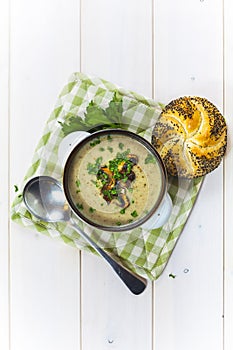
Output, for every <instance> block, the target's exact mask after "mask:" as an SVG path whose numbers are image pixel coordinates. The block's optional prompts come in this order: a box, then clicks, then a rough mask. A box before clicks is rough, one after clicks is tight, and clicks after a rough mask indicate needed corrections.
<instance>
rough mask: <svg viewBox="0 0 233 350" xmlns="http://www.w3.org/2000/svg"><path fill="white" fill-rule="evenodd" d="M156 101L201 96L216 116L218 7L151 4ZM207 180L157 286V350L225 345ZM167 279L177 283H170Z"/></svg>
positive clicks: (217, 220)
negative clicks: (153, 16)
mask: <svg viewBox="0 0 233 350" xmlns="http://www.w3.org/2000/svg"><path fill="white" fill-rule="evenodd" d="M154 13H155V20H154V23H155V69H154V71H155V96H156V99H159V100H160V101H162V102H165V103H167V102H169V101H170V100H171V99H174V98H177V97H179V96H184V95H198V96H204V97H206V98H208V99H209V100H211V101H212V102H213V103H214V104H215V105H216V106H217V107H218V108H219V109H220V110H221V111H222V107H223V105H222V96H223V62H222V58H223V51H222V45H223V43H222V37H223V32H222V25H223V21H222V1H220V0H214V1H212V2H211V3H209V2H208V1H191V2H189V4H188V6H187V2H185V1H184V0H179V1H176V2H174V1H171V0H165V1H157V2H155V12H154ZM222 172H223V171H222V167H220V168H219V169H218V170H215V171H214V172H213V173H212V174H209V175H208V176H207V177H206V180H205V183H204V185H203V188H202V190H201V193H200V195H199V198H198V201H197V203H196V206H195V208H194V210H193V212H192V214H191V217H190V219H189V221H188V223H187V225H186V227H185V229H184V231H183V234H182V236H181V238H180V240H179V241H178V244H177V246H176V248H175V250H174V252H173V255H172V257H171V259H170V261H169V263H168V265H167V268H166V270H165V271H164V274H163V275H162V276H161V278H160V279H159V280H158V281H157V282H156V283H155V295H154V298H155V309H154V312H155V329H154V333H155V338H154V345H155V349H159V350H165V349H169V350H178V349H179V350H180V349H182V350H183V349H189V350H194V349H197V348H198V349H199V350H204V349H212V350H219V349H222V348H223V347H222V346H223V318H222V313H223V195H222V193H223V176H222ZM169 274H173V275H175V276H176V277H175V278H172V277H169Z"/></svg>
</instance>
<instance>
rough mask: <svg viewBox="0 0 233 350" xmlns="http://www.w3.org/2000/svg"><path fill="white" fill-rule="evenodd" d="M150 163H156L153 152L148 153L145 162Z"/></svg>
mask: <svg viewBox="0 0 233 350" xmlns="http://www.w3.org/2000/svg"><path fill="white" fill-rule="evenodd" d="M149 163H153V164H156V160H155V157H154V156H153V155H152V154H151V153H148V155H147V157H146V159H145V164H149Z"/></svg>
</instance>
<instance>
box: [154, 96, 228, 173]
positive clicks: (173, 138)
mask: <svg viewBox="0 0 233 350" xmlns="http://www.w3.org/2000/svg"><path fill="white" fill-rule="evenodd" d="M152 144H153V146H154V147H155V148H156V150H157V151H158V152H159V154H160V155H161V157H162V159H163V161H164V163H165V166H166V168H167V171H168V173H170V174H171V175H174V176H176V175H179V176H180V177H186V178H195V177H199V176H204V175H206V174H207V173H209V172H211V171H212V170H214V169H215V168H217V167H218V165H219V164H220V162H221V159H222V157H223V155H224V153H225V151H226V144H227V127H226V122H225V119H224V117H223V116H222V115H221V113H220V112H219V111H218V109H217V108H216V107H215V106H214V105H213V104H212V103H211V102H209V101H208V100H207V99H205V98H202V97H196V96H195V97H180V98H178V99H176V100H173V101H171V102H170V103H169V104H168V105H167V106H166V107H165V108H164V109H163V111H162V113H161V114H160V117H159V120H158V122H157V123H156V125H155V127H154V130H153V135H152Z"/></svg>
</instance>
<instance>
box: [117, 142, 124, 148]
mask: <svg viewBox="0 0 233 350" xmlns="http://www.w3.org/2000/svg"><path fill="white" fill-rule="evenodd" d="M118 147H119V148H120V149H121V150H123V148H124V144H123V143H122V142H120V143H119V145H118Z"/></svg>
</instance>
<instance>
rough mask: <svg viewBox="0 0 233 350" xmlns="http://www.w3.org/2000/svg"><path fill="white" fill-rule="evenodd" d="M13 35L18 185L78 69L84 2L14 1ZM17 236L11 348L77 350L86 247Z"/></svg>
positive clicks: (25, 233)
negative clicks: (82, 249)
mask: <svg viewBox="0 0 233 350" xmlns="http://www.w3.org/2000/svg"><path fill="white" fill-rule="evenodd" d="M68 9H69V10H68ZM10 35H11V59H10V63H11V67H10V69H11V80H10V87H11V88H10V101H11V130H10V131H11V191H12V189H13V185H14V184H17V185H18V186H19V188H20V183H19V181H21V179H22V178H23V176H24V174H25V172H26V170H27V168H28V166H29V164H30V162H31V158H32V155H33V152H34V149H35V146H36V144H37V142H38V140H39V138H40V136H41V135H42V132H43V128H44V125H45V122H46V120H47V119H48V117H49V115H50V113H51V112H52V110H53V108H54V104H55V102H56V99H57V96H58V94H59V93H60V90H61V88H62V87H63V86H64V85H65V84H66V82H67V79H68V77H69V75H70V74H71V73H72V72H73V71H75V70H79V56H80V55H79V40H78V39H79V3H78V1H76V0H75V1H74V0H70V1H67V0H65V1H62V0H60V1H58V2H54V1H51V2H47V1H45V0H42V1H40V2H35V1H28V0H23V1H21V2H20V3H19V2H18V1H14V0H12V1H11V33H10ZM21 190H22V189H21V188H20V191H21ZM12 192H13V191H12ZM14 195H15V194H14V193H12V197H13V196H14ZM10 237H11V246H10V254H11V261H10V264H11V275H10V279H11V292H10V294H11V314H10V318H11V330H10V331H11V350H29V349H32V348H33V349H35V350H37V349H38V350H39V349H44V350H51V349H57V350H58V349H59V350H63V349H65V348H67V349H71V350H73V349H77V348H78V347H79V346H80V332H79V328H80V318H79V316H80V305H79V291H80V271H79V259H80V257H79V252H78V251H77V250H75V249H72V248H70V247H68V246H65V245H64V244H63V243H61V242H57V241H53V240H51V239H49V238H47V237H44V236H41V235H39V234H37V233H35V231H31V230H27V229H25V228H22V227H19V226H17V225H16V224H12V225H11V232H10ZM4 350H5V349H4Z"/></svg>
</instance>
